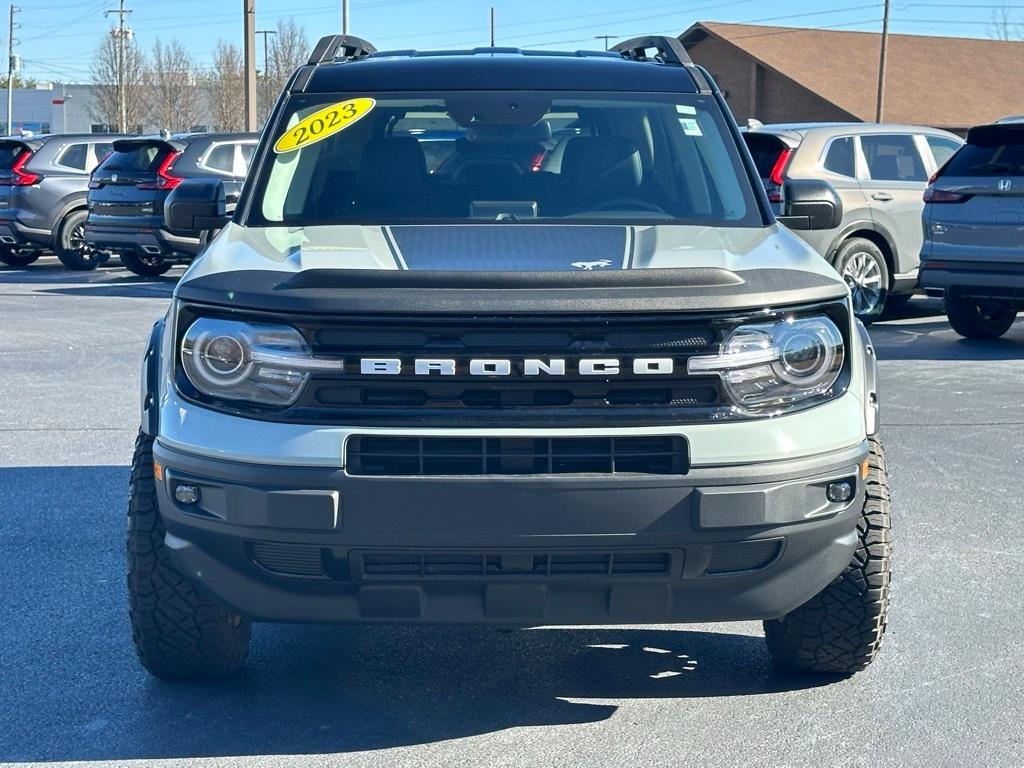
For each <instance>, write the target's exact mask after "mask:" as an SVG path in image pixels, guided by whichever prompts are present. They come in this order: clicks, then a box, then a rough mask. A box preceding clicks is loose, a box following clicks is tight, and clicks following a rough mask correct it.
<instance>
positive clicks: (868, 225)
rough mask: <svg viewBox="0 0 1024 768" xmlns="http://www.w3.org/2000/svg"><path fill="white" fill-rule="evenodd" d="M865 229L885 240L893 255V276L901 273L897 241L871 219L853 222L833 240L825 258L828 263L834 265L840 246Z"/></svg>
mask: <svg viewBox="0 0 1024 768" xmlns="http://www.w3.org/2000/svg"><path fill="white" fill-rule="evenodd" d="M864 229H866V230H868V231H869V232H874V233H875V234H876V235H878V236H880V237H881V238H882V239H883V240H885V243H886V245H887V246H888V247H889V253H891V254H892V266H893V274H896V273H897V272H899V266H900V264H899V262H900V255H899V251H898V250H897V248H896V241H895V239H894V238H893V236H892V235H891V234H890V233H889V230H887V229H886V228H885V227H883V226H880V225H879V224H878V223H877V222H875V221H871V220H870V219H859V220H857V221H854V222H851V223H849V224H847V225H846V226H845V227H843V228H842V229H841V230H840V231H839V234H838V235H836V236H835V237H834V238H832V243H831V244H830V245H829V247H828V252H827V255H826V257H825V258H826V260H827V261H828V263H829V264H833V265H834V264H835V258H836V252H837V251H838V250H839V246H840V245H842V244H843V242H844V241H845V240H846V239H847V238H849V237H850V235H852V234H853V233H854V232H857V231H859V230H864Z"/></svg>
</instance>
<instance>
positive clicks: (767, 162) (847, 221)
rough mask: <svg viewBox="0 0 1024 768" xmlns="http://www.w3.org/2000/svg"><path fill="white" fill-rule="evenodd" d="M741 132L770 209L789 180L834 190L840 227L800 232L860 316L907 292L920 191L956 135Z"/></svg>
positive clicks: (827, 126) (895, 128)
mask: <svg viewBox="0 0 1024 768" xmlns="http://www.w3.org/2000/svg"><path fill="white" fill-rule="evenodd" d="M744 138H745V139H746V142H747V146H748V147H749V148H750V151H751V154H752V155H753V156H754V163H755V165H757V169H758V173H759V174H760V176H761V180H762V181H763V182H764V184H765V188H766V189H767V190H768V197H769V199H770V200H771V201H772V204H773V205H775V206H776V213H782V212H783V211H782V206H783V205H784V201H783V199H782V187H783V183H784V182H785V181H786V180H787V179H822V180H825V181H827V182H829V184H831V185H832V187H834V188H835V190H836V192H837V193H838V195H839V199H840V200H841V201H842V206H843V216H842V221H841V222H840V223H839V225H838V226H837V227H835V228H831V229H825V230H807V231H800V232H798V234H799V235H800V236H801V237H802V238H803V239H804V240H806V241H807V242H808V243H810V245H811V246H812V247H813V248H814V249H815V250H816V251H818V253H820V254H821V255H822V256H824V257H825V258H826V259H827V260H828V261H829V262H831V263H832V265H833V266H835V268H836V271H838V272H839V274H841V275H842V276H843V278H844V279H845V280H846V282H847V284H848V285H849V286H850V290H851V292H852V294H853V302H854V308H855V310H856V312H857V316H858V317H859V318H860V319H862V320H864V321H865V322H870V321H872V320H875V319H876V318H877V317H878V316H879V315H881V314H882V311H883V310H884V309H885V305H886V302H887V301H889V302H893V301H899V300H905V299H906V298H909V297H910V295H911V293H912V292H913V290H914V288H915V287H916V286H917V271H918V263H919V262H918V255H919V254H920V252H921V209H922V207H923V205H924V203H923V202H922V199H921V198H922V194H923V193H924V190H925V186H926V184H927V182H928V178H929V177H930V176H931V175H932V174H933V173H935V171H936V170H937V169H938V168H939V167H941V166H942V164H943V163H944V162H945V161H946V160H947V159H948V158H949V157H950V156H951V155H952V154H953V153H954V152H956V151H957V150H958V149H959V148H960V145H961V144H962V143H963V140H962V139H960V138H959V137H958V136H955V135H954V134H952V133H947V132H946V131H940V130H936V129H934V128H921V127H917V126H909V125H867V124H864V123H808V124H805V125H759V126H756V127H752V128H750V129H748V130H747V131H746V132H745V133H744Z"/></svg>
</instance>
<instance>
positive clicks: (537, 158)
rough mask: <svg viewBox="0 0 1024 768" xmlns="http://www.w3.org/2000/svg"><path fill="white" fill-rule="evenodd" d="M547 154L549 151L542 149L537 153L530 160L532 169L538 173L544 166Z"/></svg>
mask: <svg viewBox="0 0 1024 768" xmlns="http://www.w3.org/2000/svg"><path fill="white" fill-rule="evenodd" d="M547 154H548V153H547V152H546V151H545V150H541V151H540V152H538V153H537V154H536V155H534V156H533V159H532V160H530V170H531V171H533V172H534V173H536V172H537V171H539V170H540V169H541V168H543V167H544V158H545V157H546V156H547Z"/></svg>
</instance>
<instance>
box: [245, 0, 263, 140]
mask: <svg viewBox="0 0 1024 768" xmlns="http://www.w3.org/2000/svg"><path fill="white" fill-rule="evenodd" d="M242 11H243V23H242V26H243V28H244V32H245V34H244V36H243V37H244V38H245V130H247V131H249V132H252V131H255V130H256V0H242ZM264 39H266V38H264Z"/></svg>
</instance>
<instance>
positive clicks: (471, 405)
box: [177, 306, 736, 427]
mask: <svg viewBox="0 0 1024 768" xmlns="http://www.w3.org/2000/svg"><path fill="white" fill-rule="evenodd" d="M194 312H195V310H194V309H192V308H191V307H188V306H186V307H183V308H182V310H181V315H180V318H181V327H182V328H184V327H185V326H187V324H188V323H189V322H190V319H191V317H193V316H194V314H193V313H194ZM203 314H208V312H206V311H204V312H203ZM214 314H216V313H214ZM249 317H251V319H252V320H255V321H265V322H277V323H280V322H284V323H287V324H289V325H293V326H294V327H296V328H297V329H298V330H299V331H300V332H301V333H302V334H303V336H304V337H305V338H306V340H307V342H308V343H309V346H310V348H311V350H312V352H313V354H314V355H316V356H318V357H324V358H330V359H335V360H342V361H343V362H344V366H345V368H344V371H343V372H328V371H321V372H317V373H316V374H314V375H313V376H312V378H311V380H310V382H309V384H308V385H307V387H306V388H305V390H304V391H303V393H302V395H301V396H300V398H299V400H298V401H297V402H296V403H295V404H294V405H292V406H290V407H288V408H283V409H282V408H271V407H263V406H258V405H252V404H242V403H231V402H223V403H219V402H211V400H210V398H207V397H204V396H201V395H199V393H198V392H196V391H195V389H194V388H193V387H192V386H191V384H190V383H189V382H188V380H187V378H186V377H185V376H184V375H183V374H182V373H181V372H180V369H179V372H178V376H177V384H178V389H179V390H180V391H181V392H182V394H184V395H185V396H186V397H188V398H190V399H195V400H197V401H201V402H204V403H205V404H207V405H212V406H214V407H220V408H221V409H223V410H226V411H229V412H234V413H239V414H241V415H246V416H252V417H254V418H259V419H263V420H270V421H289V422H297V423H321V424H342V425H346V426H360V425H366V426H389V427H391V426H394V427H415V426H452V425H454V424H458V425H459V426H464V427H474V426H475V427H502V426H515V427H545V426H555V425H557V426H559V427H576V426H578V427H584V426H594V425H596V424H600V425H613V424H614V425H618V426H632V425H637V426H640V425H644V424H666V423H687V422H689V423H692V422H695V421H697V422H699V421H707V420H709V419H713V418H716V417H718V416H720V415H721V414H722V413H723V411H726V410H728V408H727V406H725V405H724V404H723V395H722V392H721V384H720V380H719V377H718V376H716V375H710V376H708V375H705V376H691V375H689V374H688V373H687V371H686V361H687V359H688V358H689V357H691V356H693V355H702V354H714V353H716V352H717V351H718V348H719V344H720V342H721V339H722V338H723V337H724V334H725V333H726V332H727V330H728V329H729V328H731V327H733V325H734V324H735V321H736V320H735V316H732V317H719V316H708V315H693V316H686V315H656V314H644V315H621V316H598V315H570V316H557V317H538V316H497V317H495V316H456V315H447V316H443V317H441V318H438V317H436V316H434V317H431V316H424V317H392V316H358V317H326V318H322V319H321V318H317V319H315V320H314V319H310V318H301V317H299V318H297V317H294V316H291V317H288V318H281V317H278V316H276V315H272V314H265V313H252V314H251V315H249ZM179 333H180V332H179ZM638 358H639V359H650V358H659V359H666V358H667V359H670V360H671V361H672V373H655V374H650V373H636V372H635V369H634V362H635V361H636V360H637V359H638ZM366 359H388V360H399V361H401V373H399V374H396V375H389V374H369V373H363V371H362V367H361V365H360V363H361V361H362V360H366ZM425 359H433V360H437V359H443V360H453V361H455V364H456V365H455V374H454V375H441V374H440V373H439V372H437V371H434V372H432V373H430V374H429V375H417V374H416V373H415V361H416V360H425ZM609 359H611V360H616V361H618V364H619V372H618V373H614V374H612V373H603V372H601V373H596V374H594V373H583V372H581V369H580V365H581V362H585V361H594V360H609ZM472 360H490V361H493V360H508V361H509V365H510V370H509V372H508V374H507V375H473V374H472V372H471V370H470V361H472ZM527 360H538V361H542V362H544V363H545V364H550V361H552V360H554V361H563V362H559V363H557V364H559V365H564V374H563V375H557V374H553V373H551V372H549V371H547V370H544V371H543V372H541V373H540V374H538V375H527V371H526V369H525V366H526V361H527Z"/></svg>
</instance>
